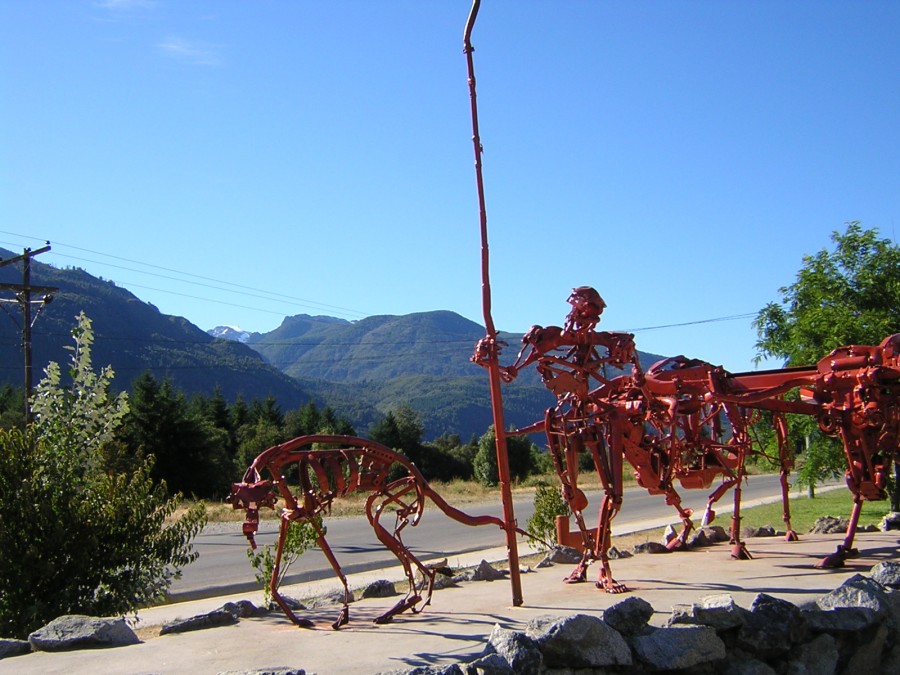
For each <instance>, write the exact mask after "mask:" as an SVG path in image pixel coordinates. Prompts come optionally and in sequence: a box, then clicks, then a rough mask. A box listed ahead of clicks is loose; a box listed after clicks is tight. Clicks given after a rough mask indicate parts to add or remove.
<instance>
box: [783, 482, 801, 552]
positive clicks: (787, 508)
mask: <svg viewBox="0 0 900 675" xmlns="http://www.w3.org/2000/svg"><path fill="white" fill-rule="evenodd" d="M788 473H789V470H788V469H787V468H786V467H785V466H784V465H782V467H781V507H782V513H783V518H784V527H785V536H784V540H785V541H797V540H799V539H800V537H798V536H797V533H796V532H794V528H793V527H791V500H790V490H791V486H790V484H789V483H788Z"/></svg>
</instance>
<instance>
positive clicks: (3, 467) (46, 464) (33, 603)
mask: <svg viewBox="0 0 900 675" xmlns="http://www.w3.org/2000/svg"><path fill="white" fill-rule="evenodd" d="M73 336H74V338H75V347H74V349H73V356H72V362H71V367H70V369H69V371H68V374H69V375H70V376H71V379H72V383H71V385H70V386H68V387H66V386H64V385H63V384H62V375H61V371H60V369H59V367H58V365H57V364H55V363H53V364H51V365H50V366H49V367H48V368H47V371H46V377H45V378H44V380H43V381H42V382H41V383H40V384H39V386H38V387H37V389H36V393H35V399H34V404H33V410H34V412H35V421H34V423H33V424H32V425H31V426H30V428H28V429H27V430H25V431H24V432H23V431H21V430H2V431H0V522H2V523H3V527H0V635H3V636H9V637H25V636H27V635H28V633H29V632H31V631H33V630H34V629H36V628H39V627H40V626H42V625H44V624H46V623H47V622H49V621H51V620H52V619H54V618H56V617H58V616H60V615H63V614H76V613H77V614H88V615H98V616H109V615H116V614H122V613H126V612H130V611H134V610H136V609H138V608H139V607H141V606H143V605H145V604H147V603H149V602H152V601H155V600H160V599H162V598H163V597H164V596H165V593H166V590H167V588H168V586H169V584H170V582H171V580H172V579H173V578H175V577H176V576H177V575H178V574H179V572H178V570H179V568H181V567H183V566H184V565H186V564H188V563H189V562H191V561H192V560H193V559H194V558H195V555H196V554H194V553H192V552H191V541H192V540H193V538H194V537H195V536H196V534H197V533H198V532H199V531H200V529H201V528H202V527H203V525H204V523H205V507H204V506H203V505H202V504H198V505H197V506H196V507H194V508H193V509H190V510H188V511H186V512H185V513H182V514H180V515H178V514H177V511H178V507H179V504H180V501H179V498H177V497H176V498H171V499H170V498H169V497H168V495H167V490H166V486H165V484H164V483H155V482H154V481H153V480H152V478H151V469H152V458H147V459H141V458H137V459H135V461H134V462H131V463H130V464H129V465H128V466H127V468H125V469H122V468H121V467H120V465H119V464H116V465H115V467H114V466H113V465H111V464H110V463H109V462H108V461H107V457H108V453H107V452H106V449H107V448H106V446H107V445H108V444H109V443H110V442H112V434H113V432H114V430H115V428H116V426H117V425H118V424H119V422H120V421H121V419H122V417H123V416H124V414H125V412H126V411H127V405H128V404H127V399H126V397H125V396H124V395H119V396H117V397H113V396H111V395H110V394H109V388H110V387H109V385H110V382H111V379H112V377H113V373H112V371H111V370H109V369H104V370H103V371H101V372H100V374H99V375H98V374H95V373H94V372H93V370H92V368H91V356H90V351H91V350H90V347H91V343H92V340H93V333H92V330H91V323H90V320H89V319H87V317H85V316H84V315H83V314H81V315H80V316H79V317H78V324H77V327H76V328H75V330H74V331H73Z"/></svg>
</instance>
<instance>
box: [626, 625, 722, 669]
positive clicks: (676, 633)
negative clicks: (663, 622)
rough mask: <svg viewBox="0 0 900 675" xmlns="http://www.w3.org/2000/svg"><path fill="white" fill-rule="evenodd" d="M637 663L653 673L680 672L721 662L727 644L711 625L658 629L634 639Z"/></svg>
mask: <svg viewBox="0 0 900 675" xmlns="http://www.w3.org/2000/svg"><path fill="white" fill-rule="evenodd" d="M631 646H632V648H633V649H634V653H635V656H637V658H638V660H639V661H640V662H641V663H643V664H644V665H646V666H647V667H648V668H650V669H651V670H679V669H682V668H692V667H694V666H697V665H700V664H705V663H712V662H715V661H721V660H722V659H724V658H725V656H726V651H725V643H724V642H722V640H721V638H719V636H718V635H716V631H714V630H713V629H712V628H710V627H708V626H674V627H671V628H658V629H657V630H654V631H651V632H649V633H647V634H646V635H638V636H636V637H634V638H632V639H631Z"/></svg>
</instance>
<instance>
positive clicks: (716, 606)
mask: <svg viewBox="0 0 900 675" xmlns="http://www.w3.org/2000/svg"><path fill="white" fill-rule="evenodd" d="M747 615H748V612H747V610H746V609H744V608H743V607H740V606H738V605H737V604H735V602H734V598H733V597H731V595H730V594H728V593H718V594H716V595H707V596H704V597H702V598H700V601H699V602H695V603H694V604H692V605H687V606H686V605H677V606H675V607H673V608H672V615H671V616H670V617H669V620H668V622H667V625H669V626H674V625H678V624H688V625H699V626H709V627H710V628H712V629H714V630H716V631H723V630H729V629H731V628H738V627H740V626H743V625H744V624H745V623H746V622H747Z"/></svg>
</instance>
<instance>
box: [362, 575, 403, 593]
mask: <svg viewBox="0 0 900 675" xmlns="http://www.w3.org/2000/svg"><path fill="white" fill-rule="evenodd" d="M392 595H397V589H396V588H395V587H394V584H393V582H391V581H388V580H387V579H378V580H376V581H373V582H372V583H371V584H369V585H368V586H366V587H365V588H364V589H363V590H362V597H364V598H389V597H391V596H392Z"/></svg>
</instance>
